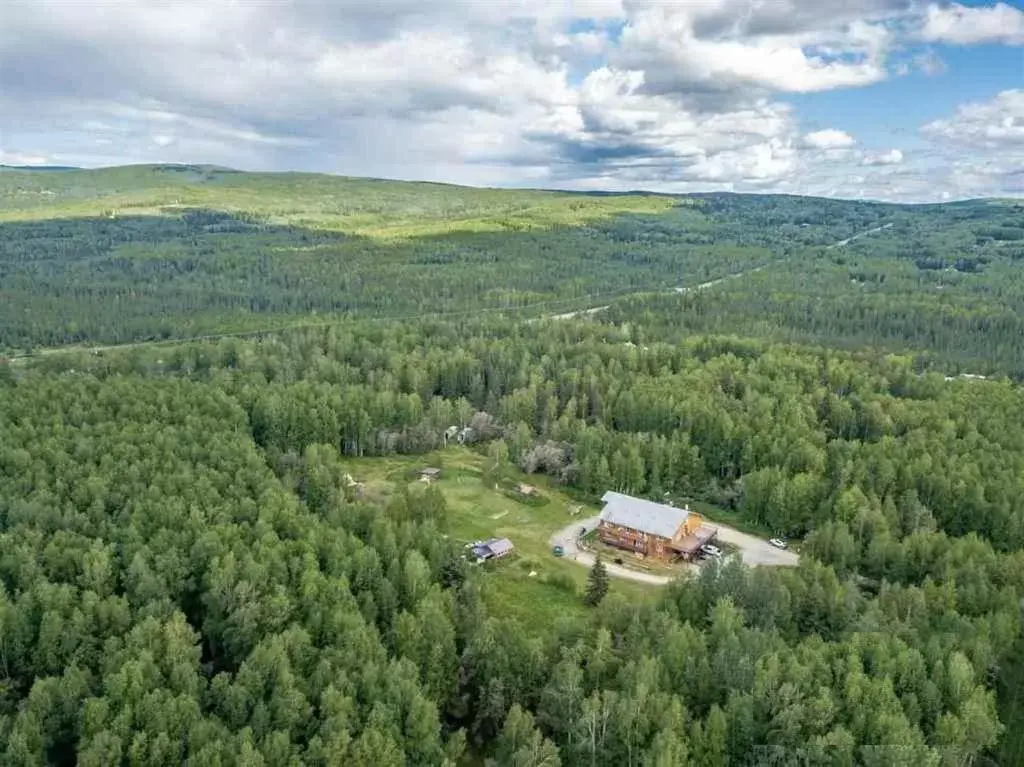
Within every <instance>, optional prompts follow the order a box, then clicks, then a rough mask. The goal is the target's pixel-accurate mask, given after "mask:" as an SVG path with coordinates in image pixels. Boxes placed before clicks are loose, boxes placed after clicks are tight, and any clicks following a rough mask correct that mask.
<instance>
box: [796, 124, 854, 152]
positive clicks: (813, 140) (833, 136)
mask: <svg viewBox="0 0 1024 767" xmlns="http://www.w3.org/2000/svg"><path fill="white" fill-rule="evenodd" d="M856 143H857V142H856V141H855V140H854V138H853V136H851V135H850V134H849V133H846V132H845V131H841V130H836V129H835V128H826V129H825V130H819V131H814V132H813V133H808V134H806V135H805V136H804V137H803V145H804V146H805V147H807V148H808V149H848V148H849V147H852V146H853V145H854V144H856Z"/></svg>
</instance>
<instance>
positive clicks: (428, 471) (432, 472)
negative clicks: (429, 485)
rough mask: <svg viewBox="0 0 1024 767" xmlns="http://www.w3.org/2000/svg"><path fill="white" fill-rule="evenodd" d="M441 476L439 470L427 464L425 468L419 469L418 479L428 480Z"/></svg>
mask: <svg viewBox="0 0 1024 767" xmlns="http://www.w3.org/2000/svg"><path fill="white" fill-rule="evenodd" d="M440 478H441V470H440V469H438V468H435V467H433V466H428V467H426V468H425V469H420V479H422V480H424V481H426V482H430V481H431V480H434V479H440Z"/></svg>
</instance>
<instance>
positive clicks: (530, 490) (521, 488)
mask: <svg viewBox="0 0 1024 767" xmlns="http://www.w3.org/2000/svg"><path fill="white" fill-rule="evenodd" d="M516 492H517V493H519V495H523V496H526V497H527V498H536V497H537V496H538V495H539V494H540V492H539V491H538V490H537V488H535V487H534V486H533V485H527V484H526V483H524V482H520V483H519V484H518V485H516Z"/></svg>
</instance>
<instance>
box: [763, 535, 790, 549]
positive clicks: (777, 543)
mask: <svg viewBox="0 0 1024 767" xmlns="http://www.w3.org/2000/svg"><path fill="white" fill-rule="evenodd" d="M768 543H770V544H771V545H772V546H774V547H775V548H777V549H784V548H786V546H787V545H788V544H787V543H786V542H785V541H784V540H782V539H781V538H770V539H769V540H768Z"/></svg>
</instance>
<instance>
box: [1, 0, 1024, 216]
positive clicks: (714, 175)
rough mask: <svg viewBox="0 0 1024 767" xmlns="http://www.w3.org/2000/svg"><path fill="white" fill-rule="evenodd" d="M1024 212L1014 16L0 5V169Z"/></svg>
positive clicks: (784, 7) (470, 3)
mask: <svg viewBox="0 0 1024 767" xmlns="http://www.w3.org/2000/svg"><path fill="white" fill-rule="evenodd" d="M142 162H185V163H213V164H218V165H226V166H230V167H234V168H239V169H245V170H303V171H319V172H327V173H337V174H343V175H351V176H374V177H383V178H403V179H421V180H430V181H443V182H451V183H460V184H471V185H479V186H509V187H544V188H558V189H578V190H598V189H601V190H612V191H624V190H639V189H644V190H651V191H658V192H694V191H714V190H725V191H737V192H782V193H791V194H811V195H825V196H838V197H848V198H867V199H882V200H893V201H905V202H929V201H941V200H948V199H962V198H969V197H983V196H1007V197H1008V196H1014V197H1024V0H1011V1H1010V2H998V3H992V2H976V1H972V2H965V3H949V2H918V1H917V0H914V1H912V2H911V1H908V0H575V1H572V0H173V2H166V1H164V0H4V2H3V12H2V14H0V164H9V165H33V164H59V165H80V166H86V167H98V166H107V165H119V164H126V163H142Z"/></svg>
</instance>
